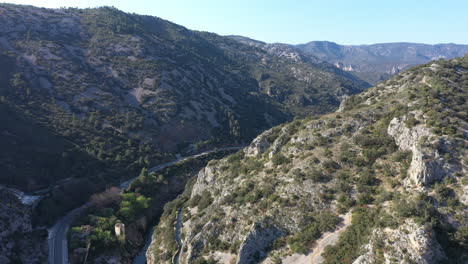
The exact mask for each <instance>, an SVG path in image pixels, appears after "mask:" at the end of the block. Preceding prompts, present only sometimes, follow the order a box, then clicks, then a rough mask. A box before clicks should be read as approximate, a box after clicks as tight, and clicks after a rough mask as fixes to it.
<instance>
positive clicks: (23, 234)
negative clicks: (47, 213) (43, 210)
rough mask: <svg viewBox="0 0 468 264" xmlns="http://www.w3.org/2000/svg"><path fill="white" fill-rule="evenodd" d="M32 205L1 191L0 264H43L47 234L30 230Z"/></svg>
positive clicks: (43, 231)
mask: <svg viewBox="0 0 468 264" xmlns="http://www.w3.org/2000/svg"><path fill="white" fill-rule="evenodd" d="M31 212H32V209H31V205H26V204H23V203H22V202H21V201H20V200H19V199H18V198H17V197H16V196H15V195H14V194H12V193H11V192H10V191H9V190H7V189H6V188H5V189H2V187H0V263H2V264H3V263H5V264H8V263H45V262H46V261H47V242H46V241H47V239H46V238H47V231H46V230H44V229H33V227H32V225H31V220H32V215H31Z"/></svg>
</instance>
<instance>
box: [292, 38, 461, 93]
mask: <svg viewBox="0 0 468 264" xmlns="http://www.w3.org/2000/svg"><path fill="white" fill-rule="evenodd" d="M296 47H297V48H299V49H301V50H302V51H304V52H306V53H309V54H312V55H313V56H316V57H318V58H319V59H321V60H324V61H327V62H330V63H332V64H334V65H335V66H337V67H339V68H340V69H343V70H345V71H348V72H351V73H353V74H355V75H356V76H359V77H360V78H362V79H363V80H366V81H368V82H369V83H373V84H376V83H378V82H380V81H383V80H387V79H389V78H390V77H391V76H393V75H395V74H398V73H399V72H401V71H403V70H405V69H407V68H409V67H411V66H415V65H419V64H423V63H427V62H429V61H431V60H437V59H452V58H455V57H463V56H464V55H465V54H468V45H457V44H437V45H428V44H419V43H381V44H372V45H339V44H336V43H334V42H329V41H311V42H308V43H305V44H300V45H296Z"/></svg>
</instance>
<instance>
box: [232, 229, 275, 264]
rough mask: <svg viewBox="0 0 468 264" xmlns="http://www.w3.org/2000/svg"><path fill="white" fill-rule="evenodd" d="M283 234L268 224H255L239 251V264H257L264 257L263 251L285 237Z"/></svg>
mask: <svg viewBox="0 0 468 264" xmlns="http://www.w3.org/2000/svg"><path fill="white" fill-rule="evenodd" d="M283 235H284V234H283V232H282V231H281V230H280V229H278V228H276V227H274V226H270V225H268V224H266V223H259V222H257V223H254V224H253V225H252V227H251V229H250V232H249V233H248V234H247V236H246V237H245V238H244V240H243V241H242V244H241V246H240V249H239V256H238V258H237V262H236V263H237V264H248V263H257V262H258V258H261V257H262V255H264V252H263V250H264V249H265V248H266V247H267V246H268V245H269V244H270V243H271V242H272V241H273V240H275V239H276V238H278V237H280V236H283Z"/></svg>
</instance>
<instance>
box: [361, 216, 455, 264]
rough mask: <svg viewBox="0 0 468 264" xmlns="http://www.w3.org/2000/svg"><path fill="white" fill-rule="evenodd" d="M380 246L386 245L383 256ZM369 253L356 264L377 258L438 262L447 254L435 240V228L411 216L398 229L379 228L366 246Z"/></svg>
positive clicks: (423, 263) (413, 261)
mask: <svg viewBox="0 0 468 264" xmlns="http://www.w3.org/2000/svg"><path fill="white" fill-rule="evenodd" d="M377 248H386V249H388V250H384V252H383V256H382V255H381V256H377V253H376V250H377ZM364 249H365V250H366V253H365V254H363V255H361V256H360V257H359V258H357V259H356V260H355V261H354V262H353V264H368V263H369V264H370V263H375V262H376V259H377V258H378V257H380V258H382V257H383V259H384V260H385V262H384V263H391V262H392V261H391V260H395V259H397V260H398V261H397V262H398V263H419V264H432V263H439V262H440V261H441V260H443V259H445V258H446V256H445V254H444V253H443V251H442V248H441V246H440V245H439V243H438V242H437V240H435V234H434V231H433V230H432V229H431V228H428V227H426V226H423V225H419V224H417V223H415V222H414V221H413V220H410V219H408V220H407V221H406V223H405V224H403V225H401V226H400V227H398V228H397V229H395V230H393V229H389V228H385V229H376V230H375V231H374V232H373V234H372V238H371V241H370V242H369V244H367V245H365V246H364Z"/></svg>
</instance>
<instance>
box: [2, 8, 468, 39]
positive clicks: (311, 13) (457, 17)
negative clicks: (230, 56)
mask: <svg viewBox="0 0 468 264" xmlns="http://www.w3.org/2000/svg"><path fill="white" fill-rule="evenodd" d="M0 1H2V0H0ZM3 1H5V0H3ZM5 2H9V3H17V4H29V5H35V6H43V7H55V8H57V7H63V6H67V7H68V6H72V7H96V6H103V5H108V6H114V7H117V8H118V9H120V10H123V11H126V12H132V13H137V14H145V15H153V16H158V17H161V18H164V19H167V20H169V21H172V22H174V23H177V24H180V25H183V26H185V27H187V28H190V29H196V30H203V31H210V32H215V33H218V34H220V35H243V36H247V37H250V38H253V39H258V40H262V41H265V42H283V43H291V44H298V43H305V42H308V41H312V40H329V41H333V42H337V43H340V44H372V43H382V42H401V41H405V42H418V43H428V44H435V43H459V44H468V0H391V1H385V0H321V1H316V0H288V1H287V0H282V1H280V0H165V1H162V0H126V1H124V0H114V1H112V0H94V1H93V0H79V1H76V0H11V1H5Z"/></svg>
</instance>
